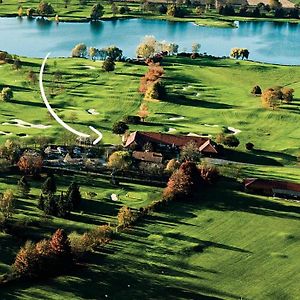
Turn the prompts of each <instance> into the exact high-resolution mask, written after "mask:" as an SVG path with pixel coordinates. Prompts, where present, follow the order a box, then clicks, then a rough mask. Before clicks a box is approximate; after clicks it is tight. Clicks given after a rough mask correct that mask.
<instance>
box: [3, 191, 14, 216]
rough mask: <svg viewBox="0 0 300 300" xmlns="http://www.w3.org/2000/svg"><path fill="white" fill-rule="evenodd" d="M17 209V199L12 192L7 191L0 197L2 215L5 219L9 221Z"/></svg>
mask: <svg viewBox="0 0 300 300" xmlns="http://www.w3.org/2000/svg"><path fill="white" fill-rule="evenodd" d="M14 208H15V197H14V194H13V192H12V191H11V190H6V191H5V192H4V193H3V194H2V195H0V213H1V215H2V216H3V218H4V219H8V218H10V217H11V216H12V215H13V212H14Z"/></svg>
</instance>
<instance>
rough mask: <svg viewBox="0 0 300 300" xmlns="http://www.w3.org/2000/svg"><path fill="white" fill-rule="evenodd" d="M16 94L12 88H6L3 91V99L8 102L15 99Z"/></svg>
mask: <svg viewBox="0 0 300 300" xmlns="http://www.w3.org/2000/svg"><path fill="white" fill-rule="evenodd" d="M13 96H14V94H13V91H12V89H11V88H10V87H4V88H3V89H2V91H1V98H2V100H3V101H4V102H8V101H10V100H11V99H12V98H13Z"/></svg>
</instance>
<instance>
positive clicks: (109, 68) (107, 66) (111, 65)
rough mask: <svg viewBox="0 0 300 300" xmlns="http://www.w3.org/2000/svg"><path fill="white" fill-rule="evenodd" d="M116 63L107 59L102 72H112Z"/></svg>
mask: <svg viewBox="0 0 300 300" xmlns="http://www.w3.org/2000/svg"><path fill="white" fill-rule="evenodd" d="M115 65H116V64H115V62H114V61H113V60H112V59H111V58H109V57H108V58H106V59H105V61H104V62H103V64H102V70H103V71H105V72H112V71H114V70H115Z"/></svg>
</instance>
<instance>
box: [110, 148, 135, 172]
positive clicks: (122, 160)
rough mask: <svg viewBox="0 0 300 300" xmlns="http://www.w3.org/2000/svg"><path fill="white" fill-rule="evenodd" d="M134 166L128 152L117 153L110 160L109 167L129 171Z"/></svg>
mask: <svg viewBox="0 0 300 300" xmlns="http://www.w3.org/2000/svg"><path fill="white" fill-rule="evenodd" d="M131 164H132V158H131V155H130V153H129V152H127V151H116V152H114V153H112V154H111V155H110V156H109V158H108V166H109V167H110V168H112V169H117V170H127V169H129V167H130V166H131Z"/></svg>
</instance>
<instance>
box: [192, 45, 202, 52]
mask: <svg viewBox="0 0 300 300" xmlns="http://www.w3.org/2000/svg"><path fill="white" fill-rule="evenodd" d="M200 48H201V45H200V44H199V43H193V45H192V53H194V54H196V53H199V51H200Z"/></svg>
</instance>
